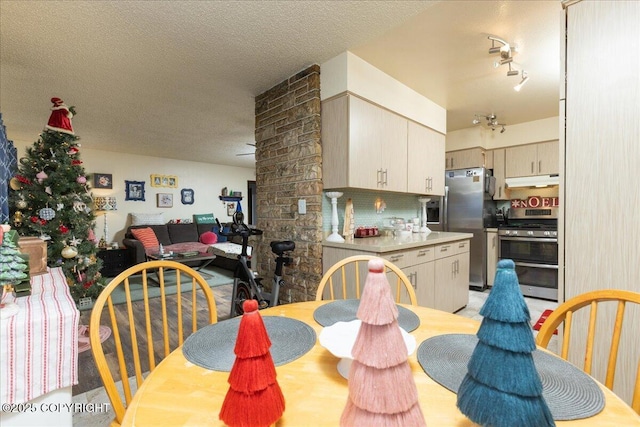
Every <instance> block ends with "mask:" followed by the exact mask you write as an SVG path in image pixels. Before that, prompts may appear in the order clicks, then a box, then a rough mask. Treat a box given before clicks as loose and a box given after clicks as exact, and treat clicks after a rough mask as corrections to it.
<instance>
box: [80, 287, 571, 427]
mask: <svg viewBox="0 0 640 427" xmlns="http://www.w3.org/2000/svg"><path fill="white" fill-rule="evenodd" d="M488 295H489V290H486V291H484V292H478V291H471V290H470V291H469V304H468V305H467V307H465V308H463V309H462V310H460V311H459V312H458V313H456V314H459V315H460V316H465V317H470V318H472V319H476V320H482V316H480V314H479V312H480V309H481V308H482V305H483V304H484V302H485V300H486V299H487V296H488ZM525 302H526V303H527V307H529V312H530V314H531V325H533V324H535V322H536V321H537V320H538V318H539V317H540V315H541V314H542V312H543V311H545V310H547V309H551V310H553V309H555V308H556V307H557V305H558V304H557V303H555V302H553V301H547V300H541V299H536V298H525ZM533 333H534V336H535V334H536V333H537V331H533ZM555 346H556V343H555V342H554V339H552V340H551V342H550V343H549V349H550V350H552V351H555ZM133 390H135V380H134V381H133V382H132V391H133ZM73 402H74V403H76V402H78V403H94V404H108V403H109V398H108V397H107V395H106V393H105V391H104V389H103V388H97V389H95V390H91V391H88V392H86V393H82V394H79V395H76V396H73ZM112 419H113V412H112V411H108V412H103V413H78V414H75V415H74V416H73V425H74V426H77V427H103V426H105V427H106V426H108V425H109V423H110V422H111V420H112Z"/></svg>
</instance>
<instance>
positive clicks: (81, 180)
mask: <svg viewBox="0 0 640 427" xmlns="http://www.w3.org/2000/svg"><path fill="white" fill-rule="evenodd" d="M76 182H77V183H78V184H86V183H87V177H86V176H82V175H81V176H79V177H77V178H76Z"/></svg>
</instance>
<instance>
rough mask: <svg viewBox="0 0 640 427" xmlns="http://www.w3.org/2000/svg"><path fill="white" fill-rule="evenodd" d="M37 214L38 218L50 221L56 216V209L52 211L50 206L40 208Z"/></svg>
mask: <svg viewBox="0 0 640 427" xmlns="http://www.w3.org/2000/svg"><path fill="white" fill-rule="evenodd" d="M38 214H39V215H40V218H42V219H46V220H47V221H51V220H52V219H53V218H55V217H56V211H54V210H53V209H51V208H50V207H46V208H42V209H40V212H38Z"/></svg>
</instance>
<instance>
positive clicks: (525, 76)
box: [513, 70, 529, 92]
mask: <svg viewBox="0 0 640 427" xmlns="http://www.w3.org/2000/svg"><path fill="white" fill-rule="evenodd" d="M528 81H529V75H528V74H527V72H526V71H525V70H522V80H520V83H518V84H517V85H515V86H514V87H513V90H515V91H516V92H520V89H522V86H524V85H525V83H527V82H528Z"/></svg>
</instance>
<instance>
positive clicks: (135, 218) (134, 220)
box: [131, 212, 164, 225]
mask: <svg viewBox="0 0 640 427" xmlns="http://www.w3.org/2000/svg"><path fill="white" fill-rule="evenodd" d="M131 225H164V218H163V217H162V212H159V213H131Z"/></svg>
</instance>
